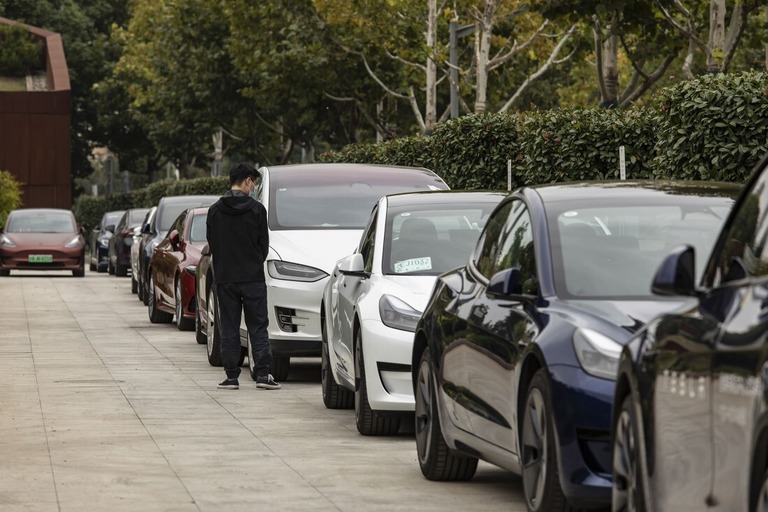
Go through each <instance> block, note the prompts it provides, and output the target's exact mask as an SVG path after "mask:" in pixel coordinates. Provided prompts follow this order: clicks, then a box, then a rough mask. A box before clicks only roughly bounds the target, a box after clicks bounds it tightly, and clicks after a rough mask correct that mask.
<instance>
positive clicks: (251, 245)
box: [206, 190, 269, 283]
mask: <svg viewBox="0 0 768 512" xmlns="http://www.w3.org/2000/svg"><path fill="white" fill-rule="evenodd" d="M206 233H207V236H208V247H209V248H210V250H211V255H212V258H213V259H212V261H213V271H214V273H215V275H216V282H217V283H245V282H253V281H261V282H263V281H264V260H266V259H267V251H268V250H269V232H268V231H267V210H266V208H264V205H263V204H261V203H260V202H258V201H256V200H254V199H253V198H251V197H250V196H248V195H247V194H245V193H244V192H241V191H239V190H228V191H227V192H226V193H225V194H224V195H223V196H222V197H221V198H219V200H218V201H216V202H215V203H214V204H213V205H212V206H211V207H210V208H208V218H207V220H206Z"/></svg>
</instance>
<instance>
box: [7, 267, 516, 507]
mask: <svg viewBox="0 0 768 512" xmlns="http://www.w3.org/2000/svg"><path fill="white" fill-rule="evenodd" d="M223 376H224V373H223V371H222V370H221V369H220V368H213V367H211V366H209V365H208V361H207V359H206V355H205V347H204V346H201V345H198V344H197V343H196V342H195V336H194V333H193V332H179V331H178V330H176V328H175V326H173V325H156V324H151V323H150V322H149V320H148V317H147V310H146V307H145V306H143V305H142V304H141V303H140V302H139V301H138V299H137V298H136V296H135V295H132V294H131V293H130V279H126V278H117V277H114V276H109V275H107V274H97V273H95V272H86V277H85V278H81V279H78V278H73V277H70V276H69V275H68V274H65V273H57V272H41V273H36V274H30V273H18V272H14V273H12V274H11V276H10V277H3V278H0V511H2V512H6V511H17V510H32V511H49V510H50V511H77V512H83V511H111V512H119V511H140V512H152V511H208V510H210V511H214V510H215V511H227V512H230V511H238V510H248V511H261V510H263V511H271V510H281V511H349V512H353V511H354V512H358V511H369V510H372V511H379V510H380V511H395V510H419V511H441V512H442V511H449V510H457V511H458V510H460V511H472V510H483V511H495V510H499V511H501V510H503V511H505V512H510V511H512V512H515V511H524V510H525V505H524V503H523V501H522V490H521V483H520V479H519V478H518V477H516V476H514V475H512V474H511V473H508V472H506V471H503V470H501V469H498V468H495V467H493V466H490V465H486V464H483V463H481V465H480V466H479V468H478V474H477V476H475V478H474V479H473V480H472V481H471V482H466V483H436V482H429V481H427V480H425V479H424V478H423V477H422V475H421V472H420V471H419V465H418V462H417V461H416V451H415V443H414V440H413V434H412V430H411V432H408V427H410V425H408V426H407V427H406V428H404V429H403V430H404V431H403V432H401V434H400V435H398V436H394V437H384V438H369V437H363V436H360V435H359V434H358V433H357V431H356V429H355V426H354V411H349V410H342V411H338V410H328V409H326V408H325V407H324V406H323V403H322V398H321V395H320V385H319V363H318V362H317V361H315V360H312V359H305V360H299V361H298V364H294V365H293V366H292V370H291V375H290V377H289V380H288V381H286V382H285V383H283V389H282V390H279V391H265V390H258V389H257V388H256V383H255V382H253V381H251V380H250V378H249V376H248V375H247V370H246V369H244V372H243V374H242V375H241V379H240V389H239V390H238V391H231V390H218V389H216V383H217V382H218V381H220V380H221V379H222V378H223Z"/></svg>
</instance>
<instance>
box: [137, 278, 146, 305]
mask: <svg viewBox="0 0 768 512" xmlns="http://www.w3.org/2000/svg"><path fill="white" fill-rule="evenodd" d="M139 272H141V270H139ZM139 272H137V275H136V292H137V295H138V297H139V300H140V301H141V302H144V285H142V284H141V278H140V277H139V276H140V274H139Z"/></svg>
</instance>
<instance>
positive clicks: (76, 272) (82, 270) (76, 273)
mask: <svg viewBox="0 0 768 512" xmlns="http://www.w3.org/2000/svg"><path fill="white" fill-rule="evenodd" d="M72 275H73V276H74V277H85V267H83V268H79V269H77V270H73V271H72Z"/></svg>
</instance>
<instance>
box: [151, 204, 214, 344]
mask: <svg viewBox="0 0 768 512" xmlns="http://www.w3.org/2000/svg"><path fill="white" fill-rule="evenodd" d="M207 216H208V208H207V207H205V208H190V209H189V210H185V211H184V212H183V213H182V214H181V215H179V217H178V218H177V219H176V220H175V221H174V223H173V224H172V225H171V229H170V231H168V234H167V235H166V237H165V238H163V240H162V241H161V242H160V243H159V244H157V247H155V250H154V252H153V253H152V259H151V260H150V261H149V275H150V281H149V305H148V306H147V307H148V309H149V320H150V321H151V322H152V323H162V322H170V321H171V320H172V319H173V318H174V316H175V318H176V327H178V329H179V330H180V331H191V330H192V329H193V328H194V326H195V308H196V306H197V301H196V299H195V267H196V265H197V261H198V260H199V259H200V251H201V250H202V249H203V246H204V245H205V236H206V234H205V227H206V226H205V221H206V218H207Z"/></svg>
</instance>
